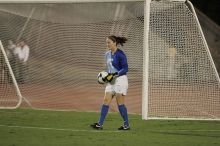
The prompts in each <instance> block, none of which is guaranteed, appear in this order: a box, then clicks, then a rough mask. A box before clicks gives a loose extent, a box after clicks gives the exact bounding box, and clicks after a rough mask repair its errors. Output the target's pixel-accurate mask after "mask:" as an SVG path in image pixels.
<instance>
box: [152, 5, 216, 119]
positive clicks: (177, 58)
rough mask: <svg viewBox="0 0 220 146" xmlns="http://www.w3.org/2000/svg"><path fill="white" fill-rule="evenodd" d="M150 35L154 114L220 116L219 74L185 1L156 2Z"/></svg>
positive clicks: (182, 116)
mask: <svg viewBox="0 0 220 146" xmlns="http://www.w3.org/2000/svg"><path fill="white" fill-rule="evenodd" d="M149 38H150V39H149V51H150V53H149V54H150V57H149V60H150V63H149V75H150V77H149V84H150V85H149V110H150V112H149V114H150V116H152V117H173V118H175V117H180V118H187V117H191V118H192V117H194V118H199V117H200V118H201V117H205V118H219V117H220V106H219V103H220V98H219V97H220V88H219V81H218V78H217V74H215V70H214V68H213V65H212V63H211V58H210V56H209V55H208V52H207V49H208V48H206V47H205V44H204V40H203V39H202V35H201V32H200V31H199V27H198V25H197V23H196V20H195V17H194V16H193V14H192V12H191V11H190V10H189V8H188V7H187V6H186V5H185V3H180V2H172V3H171V2H165V1H162V2H153V3H152V4H151V13H150V37H149Z"/></svg>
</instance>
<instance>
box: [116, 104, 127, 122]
mask: <svg viewBox="0 0 220 146" xmlns="http://www.w3.org/2000/svg"><path fill="white" fill-rule="evenodd" d="M118 109H119V112H120V114H121V116H122V118H123V120H124V125H126V126H129V123H128V113H127V108H126V107H125V105H124V104H122V105H119V106H118Z"/></svg>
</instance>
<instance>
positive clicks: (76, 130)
mask: <svg viewBox="0 0 220 146" xmlns="http://www.w3.org/2000/svg"><path fill="white" fill-rule="evenodd" d="M0 127H8V128H21V129H37V130H54V131H71V132H104V133H120V132H122V131H117V130H115V131H113V130H112V131H111V130H95V129H91V130H79V129H64V128H47V127H34V126H18V125H0Z"/></svg>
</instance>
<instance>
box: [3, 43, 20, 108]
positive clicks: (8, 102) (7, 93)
mask: <svg viewBox="0 0 220 146" xmlns="http://www.w3.org/2000/svg"><path fill="white" fill-rule="evenodd" d="M0 50H1V51H0V57H1V79H0V91H1V92H0V109H16V108H18V107H19V106H20V105H21V102H22V95H21V92H20V89H19V87H18V84H17V81H16V79H15V76H14V73H13V71H12V68H11V65H10V63H9V60H8V57H7V54H6V52H5V49H4V47H3V45H2V41H1V40H0Z"/></svg>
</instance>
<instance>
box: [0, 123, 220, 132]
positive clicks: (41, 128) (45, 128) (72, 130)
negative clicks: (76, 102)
mask: <svg viewBox="0 0 220 146" xmlns="http://www.w3.org/2000/svg"><path fill="white" fill-rule="evenodd" d="M0 127H8V128H21V129H37V130H54V131H71V132H104V133H120V132H123V131H117V130H115V131H113V130H83V129H81V130H79V129H64V128H47V127H33V126H18V125H1V124H0ZM131 131H133V130H131ZM149 132H220V130H212V129H211V130H203V129H192V130H190V129H176V130H169V129H168V130H149Z"/></svg>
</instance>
